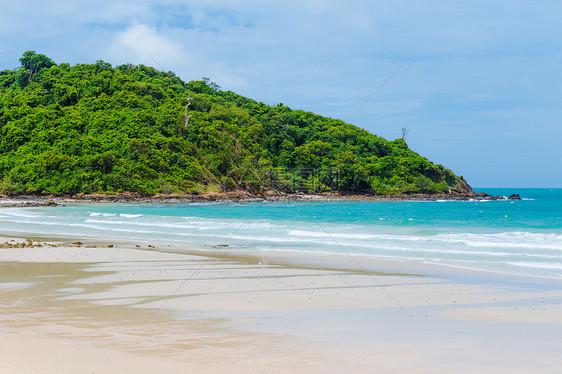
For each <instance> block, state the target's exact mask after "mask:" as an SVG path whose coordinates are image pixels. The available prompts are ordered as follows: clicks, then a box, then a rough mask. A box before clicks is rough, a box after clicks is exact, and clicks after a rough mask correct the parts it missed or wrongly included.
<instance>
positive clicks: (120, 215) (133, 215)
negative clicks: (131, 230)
mask: <svg viewBox="0 0 562 374" xmlns="http://www.w3.org/2000/svg"><path fill="white" fill-rule="evenodd" d="M119 217H124V218H139V217H142V214H127V213H121V214H119Z"/></svg>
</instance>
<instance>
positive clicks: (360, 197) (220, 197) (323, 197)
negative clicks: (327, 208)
mask: <svg viewBox="0 0 562 374" xmlns="http://www.w3.org/2000/svg"><path fill="white" fill-rule="evenodd" d="M471 199H476V200H505V199H510V200H520V199H521V198H520V197H519V195H518V194H514V195H512V196H510V197H504V196H493V195H488V194H486V193H484V192H474V191H469V192H466V191H463V192H451V193H448V194H433V193H431V194H427V193H411V194H395V195H373V194H347V193H338V192H336V193H334V192H324V193H317V194H309V193H282V192H278V191H265V192H264V193H262V194H251V193H249V192H247V191H231V192H201V193H194V194H160V195H152V196H143V195H141V194H138V193H130V192H126V193H116V194H99V193H98V194H76V195H0V207H39V206H57V205H63V204H71V203H159V204H162V203H169V204H181V203H205V202H237V203H240V202H241V203H252V202H265V201H267V202H286V201H310V202H324V201H325V202H338V201H345V202H353V201H439V200H447V201H469V200H471Z"/></svg>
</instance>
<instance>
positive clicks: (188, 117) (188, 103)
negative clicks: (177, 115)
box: [185, 96, 193, 127]
mask: <svg viewBox="0 0 562 374" xmlns="http://www.w3.org/2000/svg"><path fill="white" fill-rule="evenodd" d="M190 105H191V96H189V97H188V98H187V105H186V106H185V127H187V125H189V119H190V118H191V116H192V115H193V114H190V115H189V116H188V115H187V108H189V106H190Z"/></svg>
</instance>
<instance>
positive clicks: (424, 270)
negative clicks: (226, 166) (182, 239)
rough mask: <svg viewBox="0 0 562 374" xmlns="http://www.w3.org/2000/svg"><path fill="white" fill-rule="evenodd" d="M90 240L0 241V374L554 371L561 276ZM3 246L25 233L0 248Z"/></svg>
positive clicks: (560, 316) (561, 316) (560, 345)
mask: <svg viewBox="0 0 562 374" xmlns="http://www.w3.org/2000/svg"><path fill="white" fill-rule="evenodd" d="M98 239H99V241H98V242H97V246H96V247H95V248H94V247H93V245H90V244H81V245H70V244H68V243H60V242H59V243H53V244H56V245H63V246H43V244H46V243H37V242H35V245H36V246H32V245H27V246H26V247H24V248H0V267H2V272H1V274H2V275H1V276H0V286H1V288H0V293H1V294H2V297H3V305H4V311H5V312H4V314H3V317H2V319H1V325H2V327H3V331H2V333H1V336H2V339H0V340H1V341H2V343H1V344H0V358H1V359H2V361H3V362H6V363H7V366H6V368H8V369H10V370H11V372H14V373H28V372H34V371H37V370H38V371H41V372H43V373H55V372H56V373H73V372H76V368H78V367H82V368H85V369H88V371H95V372H108V373H120V372H123V371H130V370H132V369H134V370H138V371H137V372H139V373H145V372H146V373H149V372H154V371H155V370H160V371H161V372H175V371H178V370H198V371H200V372H209V373H210V372H213V373H227V372H229V373H230V372H232V373H237V372H240V373H261V372H264V370H266V371H268V372H272V373H286V372H289V371H290V372H295V373H308V372H315V371H320V372H326V373H336V372H342V371H346V372H350V373H362V372H366V371H373V370H378V371H381V372H404V373H410V372H415V373H441V372H443V373H445V372H458V373H472V372H475V371H491V370H493V371H494V372H499V373H504V372H505V373H507V372H510V373H513V372H515V373H517V372H521V373H523V372H530V371H532V372H544V373H547V372H553V371H555V370H557V368H558V367H559V365H560V364H561V361H560V359H559V357H558V355H557V354H556V352H559V351H560V349H561V348H562V343H561V342H560V341H559V336H560V333H561V332H562V327H561V326H562V306H561V305H560V304H561V303H562V286H561V285H560V282H559V281H548V280H536V279H535V280H533V281H529V280H528V279H524V278H523V279H522V278H517V277H511V278H510V277H500V276H494V277H488V276H484V275H483V274H482V273H478V272H470V271H465V272H462V273H463V274H462V275H461V274H459V272H456V271H451V272H450V273H449V275H447V274H446V273H443V272H440V271H436V270H435V268H434V267H431V266H425V265H424V264H420V263H418V264H412V263H410V264H402V265H400V264H396V263H394V264H393V263H392V262H388V261H378V260H372V262H370V263H365V264H364V265H363V263H362V265H363V267H364V268H365V269H366V270H368V272H369V274H365V273H364V272H363V269H353V268H351V267H350V266H351V265H349V264H345V263H342V262H341V258H339V259H338V261H337V262H334V259H333V258H329V256H324V257H322V256H319V255H311V256H308V257H306V258H303V256H294V255H291V254H287V255H285V256H283V257H282V258H274V256H269V258H262V259H259V258H253V259H250V257H239V256H238V257H237V256H234V255H232V254H229V253H227V252H226V251H225V252H222V251H221V252H217V253H216V256H214V257H207V256H205V255H203V254H198V255H194V254H193V253H177V252H176V251H175V249H173V248H172V249H171V252H169V251H170V250H169V249H168V248H167V247H159V245H158V244H156V248H153V249H152V250H146V249H139V248H136V247H135V245H134V243H124V242H123V243H117V244H116V243H111V244H110V243H108V242H104V241H103V238H98ZM10 240H14V242H12V243H16V242H18V241H19V242H23V239H14V238H6V239H2V240H0V241H2V242H4V241H8V242H10ZM32 244H33V243H32ZM91 244H93V243H91ZM39 245H41V246H39ZM109 245H113V247H111V248H109V247H108V246H109ZM88 247H89V248H88ZM311 260H312V262H313V263H314V264H315V265H316V266H311V265H312V264H311V263H310V261H311ZM361 261H363V259H361ZM318 264H320V266H318ZM498 277H500V278H502V280H503V281H502V282H498V281H497V280H498ZM408 314H409V315H410V316H408ZM61 350H62V351H61ZM61 352H65V353H64V354H61ZM523 352H524V354H523Z"/></svg>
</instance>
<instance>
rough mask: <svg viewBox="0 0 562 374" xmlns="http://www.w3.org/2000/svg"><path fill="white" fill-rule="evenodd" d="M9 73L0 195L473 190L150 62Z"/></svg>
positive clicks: (344, 133) (338, 124)
mask: <svg viewBox="0 0 562 374" xmlns="http://www.w3.org/2000/svg"><path fill="white" fill-rule="evenodd" d="M20 62H21V65H22V66H21V67H20V68H19V69H17V70H4V71H2V72H0V192H3V193H12V194H30V193H49V194H75V193H80V192H84V193H96V192H103V193H114V192H115V193H116V192H125V191H135V192H140V193H143V194H156V193H190V192H193V191H202V190H205V191H217V190H219V189H222V190H233V189H246V190H248V191H250V192H254V193H256V192H259V191H260V190H263V189H275V190H281V191H292V190H295V189H298V190H301V191H325V190H336V189H337V190H340V191H350V192H367V193H378V194H396V193H409V192H425V193H440V192H448V191H450V190H451V189H453V190H454V189H456V190H459V191H461V190H467V189H470V187H468V185H467V184H466V182H465V181H464V179H463V178H462V177H457V176H455V175H454V174H453V173H452V172H451V171H450V170H448V169H445V168H444V167H443V166H442V165H434V164H433V163H431V162H430V161H428V160H427V159H426V158H424V157H421V156H420V155H418V154H417V153H415V152H413V151H411V150H410V149H409V148H408V146H407V144H406V143H405V142H404V141H403V140H402V139H398V140H394V141H388V140H385V139H383V138H380V137H378V136H376V135H373V134H370V133H369V132H367V131H366V130H363V129H360V128H358V127H355V126H353V125H350V124H347V123H345V122H343V121H341V120H336V119H331V118H326V117H322V116H319V115H316V114H314V113H310V112H304V111H301V110H291V109H290V108H288V107H286V106H284V105H282V104H279V105H277V106H268V105H265V104H264V103H261V102H256V101H254V100H251V99H248V98H245V97H243V96H240V95H237V94H235V93H233V92H231V91H222V90H220V88H219V87H218V86H217V85H216V84H214V83H212V82H209V80H208V79H203V80H201V81H192V82H189V83H185V82H183V81H182V80H181V79H179V78H178V77H177V76H176V75H175V74H174V73H172V72H161V71H158V70H156V69H154V68H151V67H148V66H144V65H138V66H135V65H121V66H117V67H115V68H113V67H112V66H111V65H110V64H108V63H105V62H103V61H98V62H97V63H96V64H91V65H86V64H79V65H75V66H70V65H69V64H65V63H62V64H58V65H57V64H55V63H54V62H53V61H51V60H50V59H49V58H48V57H46V56H44V55H39V54H36V53H35V52H26V53H25V54H24V56H23V57H22V58H21V59H20Z"/></svg>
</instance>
